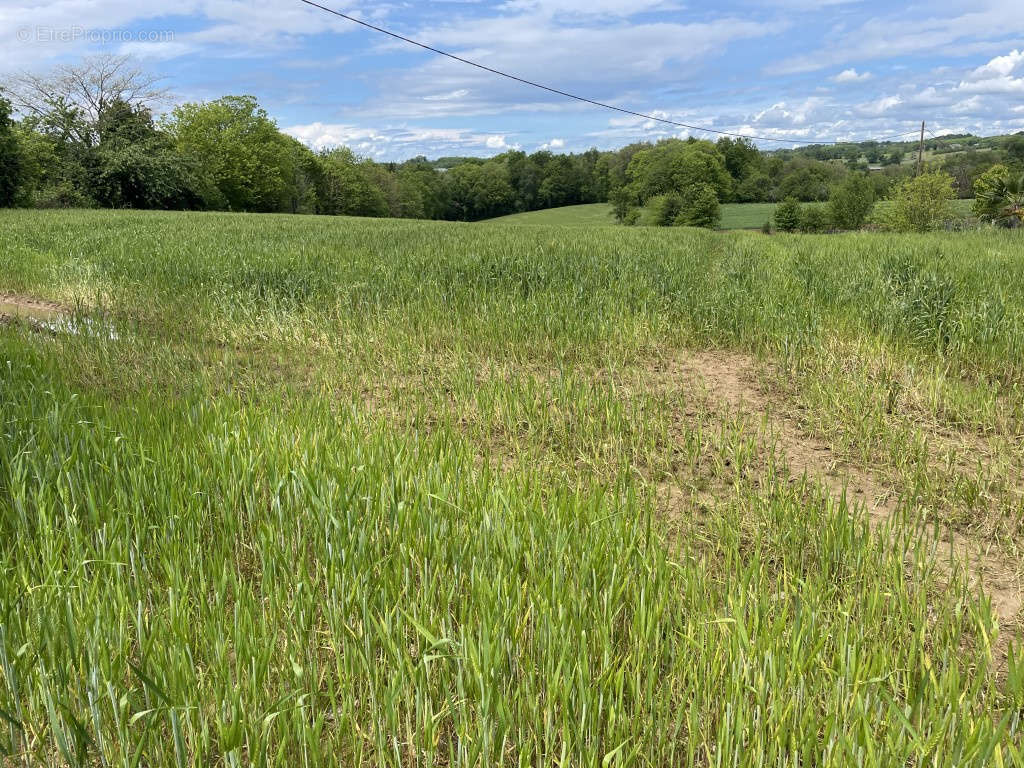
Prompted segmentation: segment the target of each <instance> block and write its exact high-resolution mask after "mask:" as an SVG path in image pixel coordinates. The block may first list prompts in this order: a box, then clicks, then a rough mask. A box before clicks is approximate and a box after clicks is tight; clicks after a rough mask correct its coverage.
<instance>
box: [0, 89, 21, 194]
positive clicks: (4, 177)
mask: <svg viewBox="0 0 1024 768" xmlns="http://www.w3.org/2000/svg"><path fill="white" fill-rule="evenodd" d="M23 176H24V174H23V164H22V158H21V148H20V146H19V144H18V135H17V133H16V132H15V130H14V120H12V119H11V104H10V102H8V101H6V100H4V99H3V98H0V207H7V206H10V205H13V204H14V201H15V199H16V198H17V196H18V191H19V187H20V186H21V184H22V180H23Z"/></svg>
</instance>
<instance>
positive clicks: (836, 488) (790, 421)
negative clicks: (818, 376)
mask: <svg viewBox="0 0 1024 768" xmlns="http://www.w3.org/2000/svg"><path fill="white" fill-rule="evenodd" d="M761 370H762V366H760V365H759V364H758V363H757V362H756V361H755V360H754V359H753V358H751V357H748V356H746V355H741V354H738V353H735V352H724V351H704V352H687V353H685V354H684V355H682V356H680V357H678V358H676V359H674V360H671V361H669V362H668V363H667V364H666V365H664V366H659V368H658V369H657V370H656V371H653V372H652V373H653V378H654V379H655V382H656V384H659V385H662V386H666V385H667V386H672V385H673V384H674V385H676V386H677V385H678V382H679V381H685V382H688V383H691V384H695V385H697V386H698V387H701V388H702V389H703V390H704V391H705V392H706V394H707V395H708V396H709V397H710V398H713V399H716V400H718V401H719V402H721V403H723V404H724V405H725V406H727V407H728V408H729V409H730V410H731V411H734V412H736V413H739V414H742V415H745V416H747V417H749V418H752V419H754V420H757V421H760V422H761V424H762V425H763V429H764V433H765V439H766V442H767V443H768V444H769V445H772V446H773V447H774V450H776V451H777V452H778V453H779V454H781V457H782V458H783V459H784V461H785V464H786V466H787V467H788V469H789V472H790V475H791V477H792V478H794V479H795V478H799V477H806V478H807V479H808V480H810V481H816V482H819V483H820V484H821V485H822V486H824V487H825V488H826V489H828V491H829V493H831V494H832V495H833V496H834V497H836V498H840V497H843V496H845V497H846V498H847V500H848V501H850V502H860V503H862V504H863V505H864V508H865V511H866V512H867V515H868V520H869V523H870V524H871V526H872V528H877V527H879V526H880V525H882V524H883V523H885V522H886V521H887V520H889V519H890V518H891V517H892V515H893V514H894V513H895V512H896V511H897V510H898V509H899V505H900V503H901V501H902V500H903V499H901V497H902V496H904V493H903V489H900V488H898V487H893V486H892V485H890V484H887V483H885V482H882V481H880V480H879V479H878V478H877V476H876V473H875V472H873V471H872V469H871V468H870V467H865V466H860V465H858V464H855V463H852V462H850V461H849V460H846V459H844V458H843V457H839V456H836V455H835V454H834V452H833V451H832V449H831V448H830V446H829V445H828V444H827V443H826V442H825V441H824V440H823V439H821V438H820V437H818V436H815V435H813V434H810V433H809V432H808V430H807V429H805V428H804V427H803V426H802V424H801V419H800V413H799V411H798V410H796V409H794V408H793V406H792V405H791V404H790V403H789V402H788V401H787V400H785V399H783V398H779V397H777V396H775V395H773V394H772V393H771V392H770V391H769V390H768V388H767V387H766V386H765V384H764V379H763V377H762V376H760V371H761ZM906 501H911V502H912V500H909V499H908V500H906ZM935 545H936V546H935V549H936V568H937V569H938V572H939V574H940V577H941V576H943V575H944V576H945V578H946V579H952V577H953V571H954V569H955V568H956V567H957V565H956V564H959V566H961V567H963V568H964V570H965V572H966V575H967V577H968V580H969V583H970V584H971V585H972V586H973V587H975V588H980V589H982V590H983V591H984V592H985V594H987V595H988V597H989V598H990V600H991V603H992V610H993V612H994V613H995V615H996V617H997V618H998V621H999V625H1000V627H1002V628H1003V630H1004V631H1003V632H1001V633H1000V637H999V638H998V639H997V640H996V642H995V643H994V644H993V650H994V653H995V658H996V663H997V668H999V669H1000V670H1003V669H1005V665H1006V658H1007V652H1008V647H1009V642H1010V639H1011V637H1012V635H1013V634H1014V633H1015V632H1019V631H1020V630H1021V610H1022V608H1024V589H1022V584H1021V579H1020V575H1019V571H1020V564H1019V563H1016V562H1011V560H1010V559H1009V558H1007V557H1005V556H1004V555H1002V554H1001V553H999V552H996V551H995V550H994V548H993V547H991V546H983V545H982V544H980V543H979V542H978V541H976V540H974V539H971V538H968V537H967V536H964V535H963V534H960V533H957V532H954V531H943V532H941V533H940V535H939V538H938V540H937V541H936V542H935ZM946 552H948V553H950V554H951V555H952V557H951V558H946V557H944V556H943V555H944V553H946ZM940 580H942V579H941V578H940Z"/></svg>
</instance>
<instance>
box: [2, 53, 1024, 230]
mask: <svg viewBox="0 0 1024 768" xmlns="http://www.w3.org/2000/svg"><path fill="white" fill-rule="evenodd" d="M164 96H166V94H165V93H164V92H163V91H162V90H161V89H160V88H159V86H158V78H155V77H153V76H151V75H149V74H148V73H145V72H143V71H142V70H139V69H136V68H134V65H133V64H132V62H131V60H130V59H128V58H126V57H116V56H103V57H98V58H93V59H87V60H85V61H83V62H81V63H80V64H76V65H65V66H62V67H60V68H58V69H57V70H55V71H54V72H52V73H49V74H47V75H42V76H36V75H20V76H15V77H12V78H8V79H7V80H6V81H4V82H3V84H2V87H0V174H2V176H0V205H3V206H12V205H13V206H27V207H95V206H100V207H112V208H156V209H178V210H226V211H251V212H286V213H318V214H328V215H352V216H378V217H384V216H387V217H397V218H423V219H448V220H459V221H476V220H481V219H487V218H492V217H495V216H501V215H505V214H510V213H518V212H525V211H532V210H539V209H544V208H553V207H560V206H565V205H574V204H580V203H597V202H605V201H608V202H611V203H612V205H613V208H614V211H615V214H616V216H617V218H618V219H619V220H620V221H623V222H625V223H637V222H639V221H640V220H641V218H642V216H643V215H644V212H645V211H652V210H653V211H654V212H655V215H656V218H657V221H656V222H654V223H661V224H686V225H692V226H714V225H715V224H716V223H717V220H718V205H719V204H720V203H726V202H776V201H782V200H794V201H797V202H803V203H811V202H824V201H827V200H829V199H830V197H832V196H833V194H834V193H835V191H836V190H839V189H847V190H850V189H854V190H855V191H858V194H860V193H863V194H869V196H870V197H871V198H872V199H876V198H882V197H884V196H886V195H887V194H888V193H889V191H890V189H891V188H892V187H893V186H894V185H898V184H900V183H901V182H902V181H903V180H905V179H906V178H907V177H908V176H909V175H910V174H911V171H912V166H909V165H901V161H902V157H903V151H904V150H903V145H887V144H881V145H865V146H859V145H851V146H838V147H808V148H803V149H799V150H785V151H776V152H762V151H761V150H759V149H758V148H757V147H755V146H754V145H753V144H751V143H750V142H748V141H746V140H743V139H733V138H728V137H723V138H722V139H720V140H718V141H716V142H711V141H706V140H698V139H693V138H690V139H665V140H661V141H658V142H656V143H650V142H639V143H634V144H630V145H628V146H626V147H623V148H621V149H618V150H613V151H598V150H596V149H591V150H588V151H586V152H583V153H573V154H553V153H551V152H548V151H539V152H534V153H532V154H527V153H525V152H522V151H518V150H516V151H508V152H505V153H503V154H500V155H498V156H496V157H492V158H489V159H479V158H468V157H466V158H447V159H445V160H442V161H429V160H427V159H426V158H424V157H418V158H414V159H411V160H408V161H405V162H401V163H380V162H375V161H373V160H371V159H367V158H361V157H359V156H357V155H356V154H355V153H353V152H352V151H351V150H349V149H346V148H343V147H339V148H335V149H330V150H324V151H313V150H312V149H310V148H309V147H307V146H306V145H304V144H303V143H301V142H300V141H298V140H296V139H295V138H293V137H291V136H289V135H287V134H285V133H283V132H282V131H281V130H280V129H279V128H278V126H277V124H276V123H275V122H274V120H273V119H272V118H271V117H270V116H269V115H268V114H267V112H266V111H265V110H264V109H263V108H262V107H261V106H260V105H259V103H258V102H257V100H256V99H255V98H254V97H252V96H244V95H242V96H224V97H223V98H220V99H216V100H213V101H207V102H196V103H186V104H181V105H179V106H177V107H175V108H174V109H172V110H171V111H170V112H169V113H167V114H163V115H161V116H159V117H156V116H155V115H154V110H155V107H156V106H157V105H158V104H159V102H160V101H161V98H162V97H164ZM1015 141H1016V143H1014V142H1015ZM1015 153H1016V154H1015ZM982 155H984V157H982ZM1018 159H1019V161H1020V163H1021V165H1024V136H1022V137H1013V139H1012V140H1011V141H1010V142H1008V143H1007V145H1006V147H1005V148H1004V149H996V150H988V151H984V152H981V151H977V152H974V153H973V154H972V153H971V152H966V153H960V154H957V155H953V156H950V157H949V158H948V159H947V160H946V161H945V163H947V164H953V165H955V168H953V169H952V171H953V172H952V174H951V175H952V176H953V178H954V191H955V192H958V193H960V194H961V196H970V195H971V194H972V193H973V188H974V184H975V183H976V182H977V180H978V179H979V178H981V177H982V176H983V175H984V174H985V173H986V172H987V171H989V170H990V169H991V168H992V167H993V166H994V165H997V164H1000V163H1007V164H1008V165H1009V167H1013V163H1014V162H1017V160H1018ZM872 161H878V162H881V163H882V165H881V166H879V167H877V168H875V170H873V171H872V172H871V173H868V164H869V163H871V162H872ZM851 179H855V180H856V181H851Z"/></svg>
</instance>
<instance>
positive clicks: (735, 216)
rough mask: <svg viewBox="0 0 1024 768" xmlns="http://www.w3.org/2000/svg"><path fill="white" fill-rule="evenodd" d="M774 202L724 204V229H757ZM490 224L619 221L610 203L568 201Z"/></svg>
mask: <svg viewBox="0 0 1024 768" xmlns="http://www.w3.org/2000/svg"><path fill="white" fill-rule="evenodd" d="M774 210H775V204H774V203H728V204H726V205H723V206H722V227H721V228H722V229H757V228H759V227H760V226H761V225H762V224H764V222H765V220H766V219H768V218H771V215H772V212H773V211H774ZM486 223H488V224H537V225H554V226H563V227H593V226H600V225H602V224H608V225H615V219H614V218H613V217H612V207H611V206H610V205H609V204H608V203H595V204H593V205H568V206H565V207H564V208H549V209H548V210H546V211H530V212H529V213H516V214H513V215H511V216H502V217H501V218H498V219H488V221H487V222H486Z"/></svg>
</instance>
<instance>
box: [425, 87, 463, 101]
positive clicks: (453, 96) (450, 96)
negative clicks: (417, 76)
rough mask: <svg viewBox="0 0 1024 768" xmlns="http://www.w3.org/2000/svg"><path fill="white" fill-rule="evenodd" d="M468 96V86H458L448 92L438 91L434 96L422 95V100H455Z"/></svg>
mask: <svg viewBox="0 0 1024 768" xmlns="http://www.w3.org/2000/svg"><path fill="white" fill-rule="evenodd" d="M467 96H469V89H468V88H459V89H458V90H457V91H451V92H450V93H439V94H437V95H434V96H424V97H423V100H424V101H457V100H458V99H464V98H466V97H467Z"/></svg>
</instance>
